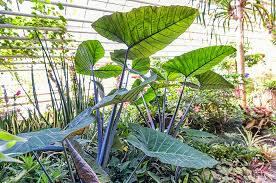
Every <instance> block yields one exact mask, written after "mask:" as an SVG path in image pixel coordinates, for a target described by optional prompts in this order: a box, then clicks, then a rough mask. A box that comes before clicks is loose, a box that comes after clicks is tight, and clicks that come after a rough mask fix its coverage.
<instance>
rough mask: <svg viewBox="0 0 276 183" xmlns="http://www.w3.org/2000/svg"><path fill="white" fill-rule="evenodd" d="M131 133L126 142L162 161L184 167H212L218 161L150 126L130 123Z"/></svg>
mask: <svg viewBox="0 0 276 183" xmlns="http://www.w3.org/2000/svg"><path fill="white" fill-rule="evenodd" d="M130 128H131V130H132V133H131V134H130V136H129V137H128V142H129V143H131V144H132V145H134V146H135V147H136V148H138V149H140V150H142V151H143V152H144V153H145V154H146V155H147V156H150V157H155V158H158V159H159V160H160V161H161V162H163V163H168V164H171V165H175V166H180V167H186V168H197V169H200V168H206V167H210V168H211V167H213V166H214V165H216V164H217V163H218V162H217V161H216V160H215V159H213V158H211V157H209V156H207V155H206V154H204V153H202V152H200V151H198V150H196V149H194V148H192V147H190V146H188V145H187V144H184V143H182V142H181V141H179V140H177V139H175V138H173V137H171V136H169V135H167V134H165V133H162V132H159V131H156V130H153V129H151V128H145V127H141V126H139V125H137V124H130Z"/></svg>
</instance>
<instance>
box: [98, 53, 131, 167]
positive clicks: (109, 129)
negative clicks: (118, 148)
mask: <svg viewBox="0 0 276 183" xmlns="http://www.w3.org/2000/svg"><path fill="white" fill-rule="evenodd" d="M128 53H129V49H127V51H126V54H125V61H124V66H123V70H122V75H121V78H120V83H119V87H118V89H121V87H122V85H123V80H124V76H125V70H126V64H127V57H128ZM122 104H123V103H122ZM116 110H117V104H114V106H113V109H112V112H111V115H110V118H109V121H108V124H107V128H106V131H105V136H104V139H103V144H102V148H101V152H100V156H99V159H98V160H97V162H98V164H99V165H101V166H103V163H104V162H105V161H106V160H105V157H106V155H105V152H106V151H107V147H108V144H109V140H110V135H112V131H113V124H114V118H115V115H116ZM118 113H119V112H118ZM117 115H118V114H117Z"/></svg>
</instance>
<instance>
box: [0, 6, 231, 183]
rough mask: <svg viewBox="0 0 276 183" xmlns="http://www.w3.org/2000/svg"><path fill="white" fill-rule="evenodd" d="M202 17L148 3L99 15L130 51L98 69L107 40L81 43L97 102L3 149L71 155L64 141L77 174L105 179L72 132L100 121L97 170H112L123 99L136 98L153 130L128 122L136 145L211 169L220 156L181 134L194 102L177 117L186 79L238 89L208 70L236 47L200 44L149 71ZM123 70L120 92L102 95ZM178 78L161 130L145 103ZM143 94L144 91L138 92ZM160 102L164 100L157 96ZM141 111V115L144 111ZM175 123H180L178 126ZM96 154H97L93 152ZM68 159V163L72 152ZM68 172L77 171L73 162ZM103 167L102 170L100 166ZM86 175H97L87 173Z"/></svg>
mask: <svg viewBox="0 0 276 183" xmlns="http://www.w3.org/2000/svg"><path fill="white" fill-rule="evenodd" d="M197 15H198V11H197V10H196V9H194V8H190V7H185V6H161V7H153V6H147V7H141V8H138V9H133V10H132V11H130V12H126V13H120V12H116V13H113V14H111V15H106V16H103V17H101V18H100V19H98V20H97V21H95V22H94V23H93V24H92V27H93V29H94V30H95V31H97V32H98V33H99V34H100V35H102V36H103V37H105V38H107V39H109V40H112V41H116V42H119V43H123V44H125V46H126V49H125V50H115V51H114V52H113V53H111V59H112V60H113V61H114V64H108V65H105V66H102V67H100V68H99V67H97V62H98V61H99V60H100V59H101V58H103V57H104V55H105V52H104V48H103V46H102V45H101V43H100V42H99V41H97V40H87V41H84V42H82V43H81V44H80V45H79V47H78V49H77V52H76V56H75V70H76V72H77V73H79V74H83V75H88V76H90V78H91V82H92V83H93V89H94V105H93V106H91V107H88V108H87V109H86V110H84V111H83V112H81V113H80V114H79V115H78V116H77V117H76V118H75V119H74V120H72V121H71V122H70V123H69V124H68V125H67V128H65V129H59V128H50V129H43V130H40V131H37V132H30V133H23V134H19V136H20V137H23V138H25V139H26V142H19V143H17V144H16V145H15V146H13V147H12V148H11V149H8V150H6V151H5V152H4V153H6V154H9V155H11V156H17V155H21V154H24V153H28V152H32V153H33V154H34V155H36V152H37V151H47V150H53V147H52V146H53V145H54V146H55V145H57V147H55V148H61V150H64V152H65V157H67V153H66V149H65V148H64V147H65V146H64V142H65V143H66V144H67V147H68V150H69V151H70V152H71V156H72V159H73V161H74V164H75V167H76V169H77V172H78V173H79V174H80V175H79V177H80V178H81V179H83V181H85V182H99V181H100V180H99V179H100V178H99V179H98V178H97V176H96V174H97V172H96V174H95V173H94V172H93V170H94V171H95V169H94V168H93V166H91V167H92V169H93V170H92V169H91V168H89V167H88V164H87V163H86V162H88V161H87V158H86V159H85V158H84V159H85V160H86V161H84V160H83V159H82V157H80V156H79V152H77V151H75V150H74V148H76V146H74V145H73V144H74V143H73V140H72V138H73V137H74V136H76V135H81V134H82V131H83V129H84V128H85V127H87V126H89V125H90V124H91V123H93V122H95V124H96V126H97V157H96V163H97V166H98V167H97V168H98V169H99V167H103V168H106V166H107V163H108V160H109V155H110V151H111V147H112V144H113V139H114V136H115V134H116V128H117V124H118V122H119V119H120V115H121V113H122V108H123V104H124V102H131V103H133V104H135V105H136V107H137V108H138V109H139V105H141V104H143V105H145V107H146V109H147V117H148V120H147V119H146V118H144V119H145V123H146V124H147V125H148V127H149V128H145V127H142V126H140V125H138V124H130V128H131V134H130V136H129V137H128V142H129V143H130V144H132V145H133V146H135V147H137V148H139V149H140V150H142V151H143V152H144V153H145V155H146V156H149V157H152V158H158V159H159V160H160V161H161V162H163V163H169V164H172V165H175V166H178V167H187V168H205V167H213V166H214V165H215V164H217V161H216V160H214V159H213V158H211V157H209V156H207V155H206V154H204V153H202V152H199V151H197V150H196V149H194V148H192V147H189V146H188V145H187V144H185V143H183V142H181V141H179V140H177V139H176V137H177V133H178V131H179V129H180V127H181V126H182V124H183V121H184V120H185V117H186V115H187V113H188V110H189V106H190V105H191V103H192V101H190V104H189V105H188V107H187V109H186V110H185V112H184V113H183V116H181V118H180V119H179V120H178V119H177V116H176V114H177V112H178V110H179V107H180V102H181V100H182V98H183V92H184V87H185V86H186V85H187V86H189V87H194V88H196V89H197V90H199V89H212V88H216V89H218V88H220V87H230V88H231V87H232V85H231V84H229V83H228V82H227V81H226V80H225V79H224V78H223V77H222V76H220V75H218V74H216V73H214V72H213V71H210V69H211V68H212V67H213V66H214V65H216V64H218V63H219V62H220V61H221V60H223V59H224V58H225V57H226V56H228V55H230V54H232V53H233V52H235V49H234V48H232V47H230V46H211V47H207V48H201V49H197V50H194V51H191V52H188V53H184V54H183V55H180V56H177V57H175V58H173V59H171V60H169V61H167V62H165V63H164V65H163V69H164V71H161V72H160V71H158V70H157V69H155V68H151V71H150V72H149V70H150V58H149V57H150V56H151V55H153V54H155V53H156V52H158V51H160V50H162V49H163V48H165V47H166V46H168V45H169V44H170V43H172V42H173V41H174V40H176V39H177V38H178V37H179V36H180V35H181V34H183V33H184V32H185V31H186V29H187V28H188V27H189V26H190V25H191V24H192V23H193V21H194V20H195V18H196V17H197ZM43 50H45V49H43ZM130 61H131V62H132V63H131V68H129V67H128V65H127V63H128V62H130ZM126 73H127V74H126ZM130 73H134V74H139V75H141V77H142V78H143V79H142V80H136V81H135V82H134V84H133V85H132V87H131V89H127V85H128V80H129V74H130ZM149 73H150V75H149ZM164 73H165V74H164ZM118 75H121V76H120V81H119V86H118V88H117V90H115V91H113V92H111V93H110V94H108V95H107V96H104V87H103V86H102V84H101V80H102V79H106V78H110V77H116V76H118ZM179 77H182V78H183V81H182V82H181V84H182V91H181V94H180V96H179V100H178V103H177V105H176V107H175V112H174V114H173V117H172V118H171V121H170V123H169V125H168V127H167V128H166V126H165V125H164V121H165V120H164V119H165V111H166V110H165V107H166V105H162V106H163V109H162V112H161V108H160V105H158V113H159V118H160V121H161V123H160V126H159V131H158V127H157V126H156V125H155V124H153V120H152V117H151V114H150V111H149V109H148V108H147V101H148V99H152V98H156V100H159V99H158V97H156V96H157V92H158V90H160V89H161V88H164V96H166V88H167V87H170V86H175V85H179V83H177V81H176V78H179ZM190 78H196V79H197V80H198V83H191V82H190ZM188 83H189V84H188ZM147 86H150V89H148V92H146V93H145V94H141V93H143V90H144V88H145V87H147ZM139 95H141V96H140V97H139ZM149 95H150V97H149ZM138 101H140V102H138ZM157 103H158V104H159V102H157ZM165 103H166V97H163V104H165ZM108 105H113V106H112V110H111V111H110V115H109V116H108V118H107V121H105V120H104V119H106V118H104V114H105V112H104V107H105V106H108ZM100 110H102V111H100ZM140 113H141V114H142V111H141V110H140ZM142 115H143V114H142ZM175 121H178V123H177V124H175ZM104 124H106V125H104ZM161 124H162V125H161ZM57 142H61V143H62V145H63V146H59V145H58V144H56V143H57ZM0 143H1V141H0ZM80 154H81V153H80ZM91 159H93V158H92V157H91ZM143 159H144V158H143ZM66 160H67V161H68V158H66ZM82 165H83V166H82ZM89 165H90V164H89ZM82 167H83V168H82ZM69 170H71V169H70V166H69ZM70 172H71V171H70ZM101 172H104V171H103V170H102V169H101ZM45 173H46V172H45ZM86 174H87V175H89V177H91V179H93V180H90V181H89V180H88V179H89V178H88V179H86V178H87V177H86V176H85V175H86ZM132 175H133V174H132ZM132 175H131V176H132ZM131 176H130V179H131ZM48 178H49V181H50V182H53V181H51V178H50V177H49V176H48ZM71 178H72V182H75V179H74V176H72V172H71ZM130 179H129V180H130Z"/></svg>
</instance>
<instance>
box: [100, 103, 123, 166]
mask: <svg viewBox="0 0 276 183" xmlns="http://www.w3.org/2000/svg"><path fill="white" fill-rule="evenodd" d="M122 109H123V103H121V105H120V108H119V110H118V112H117V115H116V118H115V120H114V124H113V127H112V132H111V135H110V139H109V142H108V144H107V149H106V152H105V157H104V162H103V167H106V165H107V161H108V159H109V154H110V151H111V147H112V144H113V140H114V136H115V134H116V129H117V125H118V123H119V119H120V116H121V113H122Z"/></svg>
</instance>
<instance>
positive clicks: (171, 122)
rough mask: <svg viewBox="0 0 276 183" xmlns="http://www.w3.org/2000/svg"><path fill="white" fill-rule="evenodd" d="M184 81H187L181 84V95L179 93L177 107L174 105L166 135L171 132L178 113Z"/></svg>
mask: <svg viewBox="0 0 276 183" xmlns="http://www.w3.org/2000/svg"><path fill="white" fill-rule="evenodd" d="M186 79H187V78H185V80H184V82H183V84H182V90H181V93H180V96H179V99H178V102H177V105H176V108H175V111H174V114H173V117H172V119H171V121H170V124H169V126H168V128H167V134H169V133H170V130H171V128H172V126H173V123H174V120H175V117H176V115H177V112H178V109H179V106H180V102H181V99H182V96H183V92H184V89H185V83H186Z"/></svg>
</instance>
